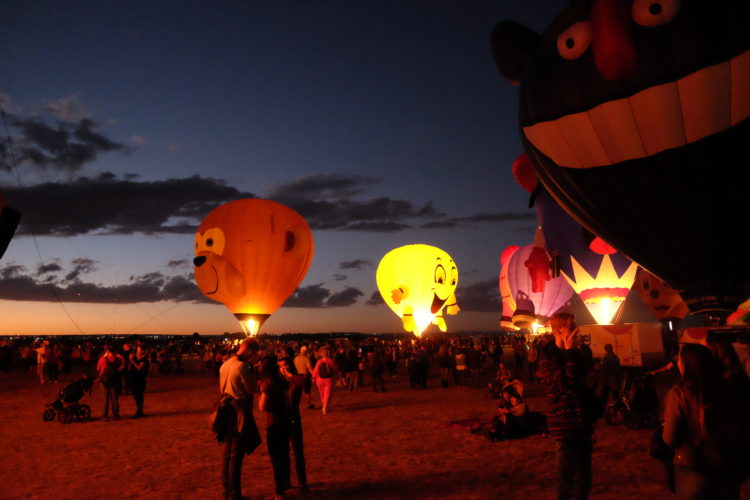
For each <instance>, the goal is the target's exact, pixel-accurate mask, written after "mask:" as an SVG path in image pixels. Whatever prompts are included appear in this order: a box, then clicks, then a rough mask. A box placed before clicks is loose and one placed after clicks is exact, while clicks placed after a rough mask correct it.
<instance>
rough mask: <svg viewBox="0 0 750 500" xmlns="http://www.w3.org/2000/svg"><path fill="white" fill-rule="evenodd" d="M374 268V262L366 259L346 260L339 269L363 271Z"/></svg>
mask: <svg viewBox="0 0 750 500" xmlns="http://www.w3.org/2000/svg"><path fill="white" fill-rule="evenodd" d="M363 267H372V261H370V260H365V259H355V260H345V261H344V262H341V263H340V264H339V269H362V268H363Z"/></svg>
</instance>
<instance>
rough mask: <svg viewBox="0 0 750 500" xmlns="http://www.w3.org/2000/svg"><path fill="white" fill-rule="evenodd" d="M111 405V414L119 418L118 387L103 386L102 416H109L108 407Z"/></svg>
mask: <svg viewBox="0 0 750 500" xmlns="http://www.w3.org/2000/svg"><path fill="white" fill-rule="evenodd" d="M110 406H111V407H112V416H113V417H115V418H120V387H119V386H117V385H114V386H110V387H108V386H104V418H107V417H108V416H109V408H110Z"/></svg>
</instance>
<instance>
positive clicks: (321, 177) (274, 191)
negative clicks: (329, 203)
mask: <svg viewBox="0 0 750 500" xmlns="http://www.w3.org/2000/svg"><path fill="white" fill-rule="evenodd" d="M380 181H381V179H378V178H376V177H368V176H365V175H343V174H331V173H325V174H313V175H308V176H305V177H298V178H296V179H294V180H292V181H290V182H288V183H285V184H280V185H276V186H274V187H273V188H271V190H270V192H269V196H270V197H271V198H279V199H285V198H311V199H316V200H317V199H329V200H332V199H344V198H351V197H352V196H356V195H358V194H360V193H362V192H363V191H364V190H365V189H366V188H367V187H368V186H370V185H372V184H376V183H378V182H380Z"/></svg>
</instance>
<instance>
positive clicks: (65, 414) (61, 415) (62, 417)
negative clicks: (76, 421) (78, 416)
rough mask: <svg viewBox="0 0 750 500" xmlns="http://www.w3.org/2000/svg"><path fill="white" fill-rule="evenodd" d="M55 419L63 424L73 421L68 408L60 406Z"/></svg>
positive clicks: (71, 413)
mask: <svg viewBox="0 0 750 500" xmlns="http://www.w3.org/2000/svg"><path fill="white" fill-rule="evenodd" d="M57 420H58V422H62V423H63V424H69V423H70V422H72V421H73V412H72V411H71V410H70V408H62V409H60V411H59V412H57Z"/></svg>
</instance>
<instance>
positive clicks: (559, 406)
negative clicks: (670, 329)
mask: <svg viewBox="0 0 750 500" xmlns="http://www.w3.org/2000/svg"><path fill="white" fill-rule="evenodd" d="M550 326H551V327H552V333H553V336H554V341H553V340H551V339H550V340H549V341H548V342H547V344H546V345H544V346H543V347H542V349H541V353H540V371H541V374H542V377H543V380H544V381H545V382H546V384H547V397H548V398H549V400H550V413H549V415H548V417H547V429H548V432H549V437H550V438H552V439H555V440H557V443H558V445H557V496H556V498H557V499H558V500H567V499H576V500H579V499H586V498H588V495H589V491H590V489H591V452H592V442H593V432H594V431H593V425H592V424H593V422H592V417H591V415H590V413H589V412H588V411H587V408H586V407H585V404H586V390H587V389H586V386H585V383H584V375H585V374H584V373H583V370H584V366H583V364H584V361H583V359H582V354H581V352H580V350H579V349H578V348H576V347H575V337H576V335H577V333H578V330H577V328H576V326H575V323H574V322H573V316H572V315H571V314H567V313H559V314H555V315H554V316H553V317H552V319H551V320H550Z"/></svg>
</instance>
